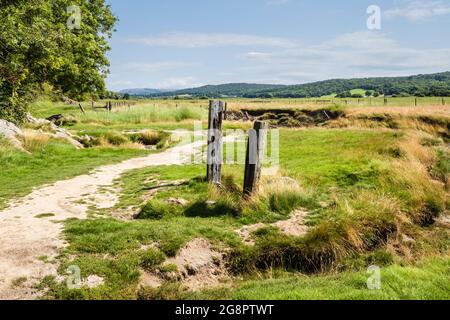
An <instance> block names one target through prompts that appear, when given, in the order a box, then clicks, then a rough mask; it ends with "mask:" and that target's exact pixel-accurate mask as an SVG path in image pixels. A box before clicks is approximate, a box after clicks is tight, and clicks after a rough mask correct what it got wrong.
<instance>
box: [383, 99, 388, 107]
mask: <svg viewBox="0 0 450 320" xmlns="http://www.w3.org/2000/svg"><path fill="white" fill-rule="evenodd" d="M387 104H388V99H387V98H384V105H385V106H386V105H387Z"/></svg>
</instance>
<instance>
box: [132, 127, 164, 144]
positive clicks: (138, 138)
mask: <svg viewBox="0 0 450 320" xmlns="http://www.w3.org/2000/svg"><path fill="white" fill-rule="evenodd" d="M130 138H131V140H132V141H133V142H138V143H141V144H143V145H145V146H154V145H157V144H158V143H159V142H160V141H161V135H160V133H158V132H155V131H149V130H146V131H143V132H140V133H137V134H134V135H132V136H131V137H130Z"/></svg>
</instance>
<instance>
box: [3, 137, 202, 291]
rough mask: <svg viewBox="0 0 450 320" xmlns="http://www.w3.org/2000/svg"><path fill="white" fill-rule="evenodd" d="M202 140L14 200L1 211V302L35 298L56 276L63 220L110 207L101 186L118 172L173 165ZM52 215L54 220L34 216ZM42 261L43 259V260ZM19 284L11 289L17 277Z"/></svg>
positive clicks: (112, 197)
mask: <svg viewBox="0 0 450 320" xmlns="http://www.w3.org/2000/svg"><path fill="white" fill-rule="evenodd" d="M202 145H203V142H202V141H198V142H195V143H193V144H189V145H185V146H179V147H175V148H172V149H169V150H167V151H165V152H162V153H158V154H151V155H148V156H146V157H141V158H135V159H131V160H127V161H124V162H122V163H119V164H115V165H108V166H104V167H100V168H98V169H97V170H94V171H93V172H91V173H90V174H87V175H82V176H78V177H75V178H72V179H69V180H64V181H59V182H56V183H55V184H53V185H49V186H44V187H41V188H39V189H36V190H35V191H33V192H32V193H31V194H30V195H28V196H26V197H24V198H22V199H20V200H16V201H13V202H11V203H10V204H9V206H8V208H7V209H5V210H3V211H1V212H0V299H33V298H37V297H38V295H39V292H37V291H36V290H34V289H33V285H34V284H36V283H38V282H39V280H40V279H42V278H43V277H45V276H49V275H53V276H57V267H58V266H57V264H56V263H49V262H47V261H51V260H53V259H54V258H55V257H56V256H57V255H58V253H59V252H60V250H61V249H63V248H64V247H65V246H66V245H67V244H66V242H65V241H64V239H63V238H62V236H61V233H62V231H63V227H64V226H63V223H62V222H63V221H65V220H66V219H70V218H77V219H85V218H86V217H87V210H88V207H89V205H91V204H94V205H95V206H96V207H97V208H104V209H106V208H112V207H113V206H114V205H115V204H116V203H117V199H118V196H117V190H116V192H113V189H110V192H108V193H107V194H105V193H104V192H101V191H100V189H101V188H105V187H109V188H111V187H112V186H113V182H114V180H115V179H117V178H119V177H120V176H121V174H122V173H124V172H125V171H128V170H132V169H139V168H143V167H147V166H159V165H177V164H182V163H185V162H187V161H188V160H189V159H190V156H189V154H190V152H191V150H192V148H200V147H201V146H202ZM42 214H45V215H48V214H53V216H47V217H37V216H39V215H42ZM44 258H45V259H44ZM25 278H26V281H25V280H24V281H21V283H20V286H19V285H14V284H15V283H17V282H18V279H25Z"/></svg>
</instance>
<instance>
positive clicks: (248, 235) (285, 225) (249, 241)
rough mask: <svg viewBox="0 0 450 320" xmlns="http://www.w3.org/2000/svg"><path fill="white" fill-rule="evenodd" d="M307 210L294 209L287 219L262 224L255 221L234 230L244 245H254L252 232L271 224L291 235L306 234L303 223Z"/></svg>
mask: <svg viewBox="0 0 450 320" xmlns="http://www.w3.org/2000/svg"><path fill="white" fill-rule="evenodd" d="M307 215H308V212H306V211H303V210H296V211H294V212H293V213H292V215H291V216H290V218H289V219H287V220H282V221H278V222H276V223H272V224H264V223H257V224H252V225H249V226H245V227H243V228H241V229H239V230H236V233H237V234H238V235H239V236H240V237H241V238H242V241H243V242H244V243H245V244H246V245H250V246H252V245H254V244H255V241H254V239H253V237H252V234H253V233H254V232H255V231H258V230H259V229H261V228H264V227H267V226H272V227H276V228H278V229H279V230H280V231H281V232H282V233H284V234H286V235H289V236H293V237H302V236H304V235H306V233H307V232H308V226H307V225H306V224H305V219H306V216H307Z"/></svg>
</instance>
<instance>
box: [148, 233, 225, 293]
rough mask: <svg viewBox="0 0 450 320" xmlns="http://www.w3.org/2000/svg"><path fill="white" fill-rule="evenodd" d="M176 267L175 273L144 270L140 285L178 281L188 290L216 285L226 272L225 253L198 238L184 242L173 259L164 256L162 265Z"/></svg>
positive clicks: (158, 284)
mask: <svg viewBox="0 0 450 320" xmlns="http://www.w3.org/2000/svg"><path fill="white" fill-rule="evenodd" d="M168 265H173V266H176V269H177V271H174V272H162V271H159V272H156V273H144V274H143V275H142V277H141V285H143V286H149V287H153V288H157V287H159V286H161V285H162V283H163V282H164V281H167V280H178V281H181V283H182V284H183V285H184V286H185V287H186V288H187V289H189V290H191V291H197V290H201V289H203V288H206V287H215V286H219V285H221V284H222V283H223V281H224V280H226V279H227V278H228V277H229V275H228V272H227V269H226V267H225V264H224V255H223V254H222V253H220V252H217V251H216V250H214V249H213V247H212V245H211V243H210V242H209V241H208V240H206V239H203V238H197V239H194V240H192V241H190V242H189V243H187V244H186V246H185V247H184V248H182V249H181V250H180V251H179V252H178V254H177V255H176V256H175V257H174V258H169V259H167V260H166V261H165V262H164V264H163V266H168Z"/></svg>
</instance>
